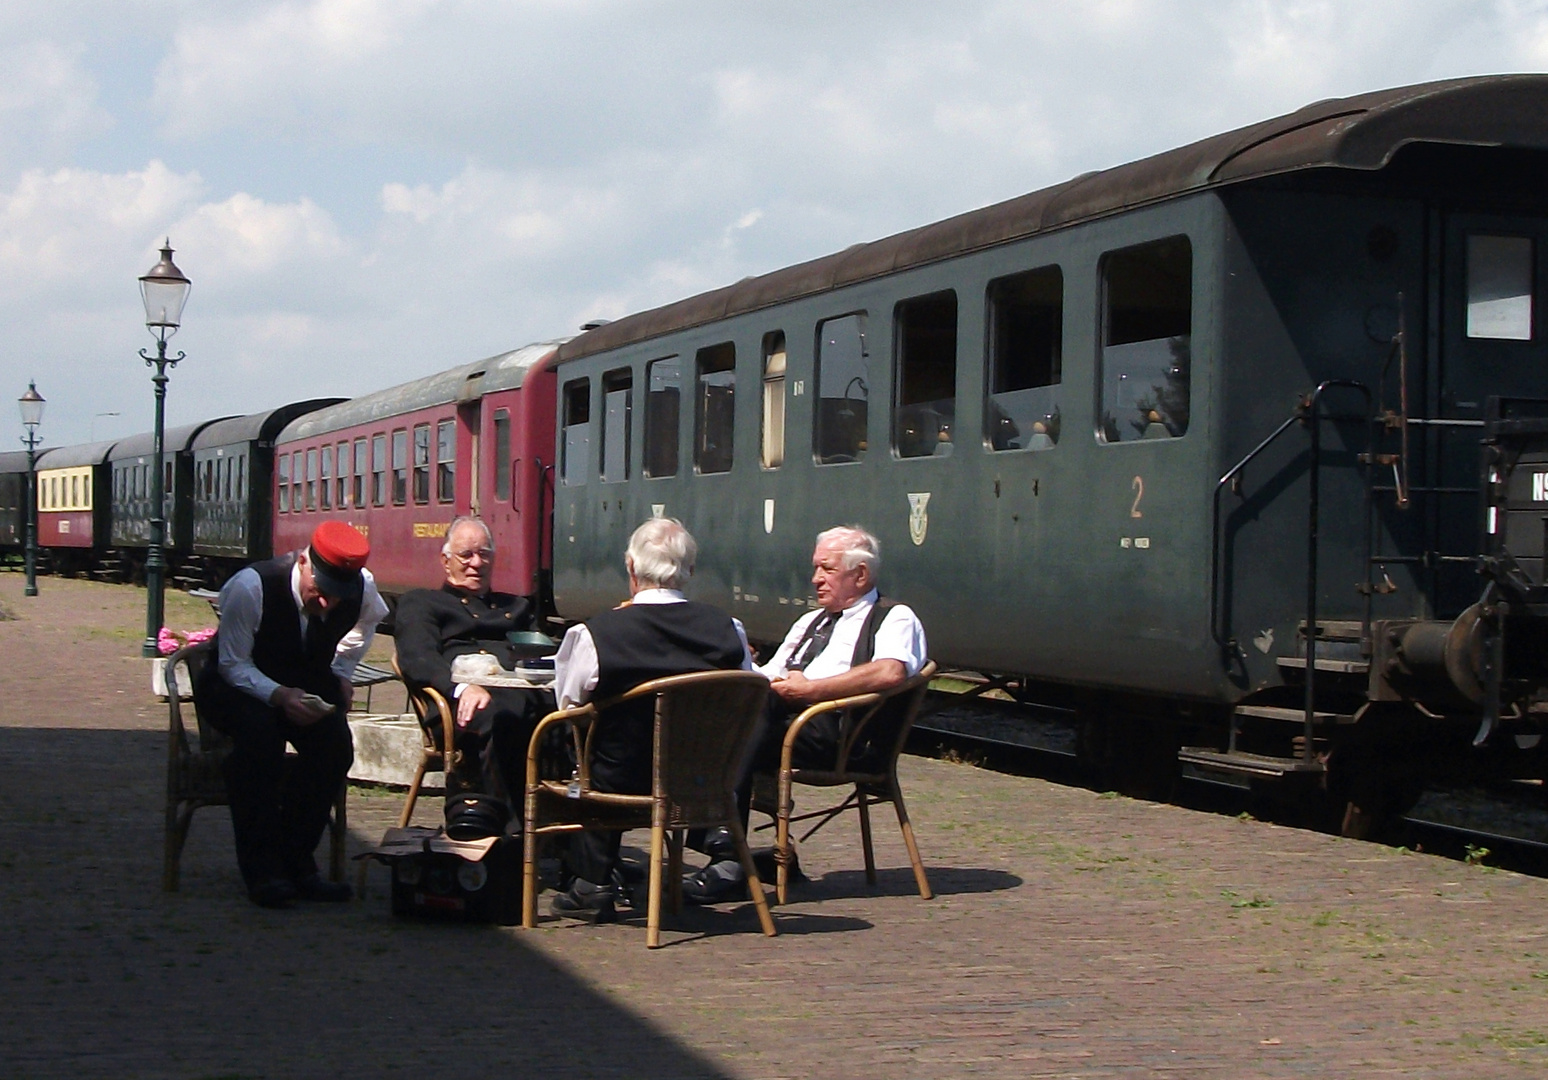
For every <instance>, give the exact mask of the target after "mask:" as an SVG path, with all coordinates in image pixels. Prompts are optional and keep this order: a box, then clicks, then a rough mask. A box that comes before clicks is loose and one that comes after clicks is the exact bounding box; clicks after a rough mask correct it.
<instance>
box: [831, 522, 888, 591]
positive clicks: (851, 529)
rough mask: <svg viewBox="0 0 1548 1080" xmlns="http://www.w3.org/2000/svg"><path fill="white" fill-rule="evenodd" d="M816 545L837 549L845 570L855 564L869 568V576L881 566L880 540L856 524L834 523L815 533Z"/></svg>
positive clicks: (851, 568) (850, 568) (874, 573)
mask: <svg viewBox="0 0 1548 1080" xmlns="http://www.w3.org/2000/svg"><path fill="white" fill-rule="evenodd" d="M817 546H818V547H836V548H838V549H839V562H840V564H841V565H842V567H843V568H844V569H845V570H853V569H854V568H855V567H857V566H868V567H870V568H871V576H872V577H873V578H874V577H875V576H876V570H877V568H878V567H880V566H881V542H880V541H878V540H877V539H876V537H874V536H872V535H871V534H870V533H869V532H867V531H866V530H864V529H862V528H861V527H860V526H858V525H836V526H834V527H833V528H831V529H825V530H823V531H822V532H820V533H818V534H817Z"/></svg>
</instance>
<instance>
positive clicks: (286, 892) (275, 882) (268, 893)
mask: <svg viewBox="0 0 1548 1080" xmlns="http://www.w3.org/2000/svg"><path fill="white" fill-rule="evenodd" d="M247 895H248V897H250V898H251V899H252V902H253V903H255V904H257V905H258V906H259V907H266V908H288V907H293V906H295V902H296V898H297V896H298V895H299V894H298V893H297V892H296V887H295V886H294V885H292V884H291V883H290V882H288V881H286V880H285V879H284V878H270V879H269V880H268V881H260V882H259V883H258V884H256V885H254V886H253V887H252V888H250V889H248V890H247Z"/></svg>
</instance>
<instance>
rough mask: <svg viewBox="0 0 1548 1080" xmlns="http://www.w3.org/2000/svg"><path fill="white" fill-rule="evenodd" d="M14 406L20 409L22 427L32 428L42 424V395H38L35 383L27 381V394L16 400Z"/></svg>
mask: <svg viewBox="0 0 1548 1080" xmlns="http://www.w3.org/2000/svg"><path fill="white" fill-rule="evenodd" d="M16 404H17V405H18V406H19V407H20V408H21V421H22V426H23V427H30V428H33V427H37V426H38V425H39V424H41V423H42V422H43V395H42V394H40V393H38V386H37V383H35V382H31V381H29V382H28V383H27V392H26V393H25V394H23V395H22V396H21V397H19V398H17V399H16Z"/></svg>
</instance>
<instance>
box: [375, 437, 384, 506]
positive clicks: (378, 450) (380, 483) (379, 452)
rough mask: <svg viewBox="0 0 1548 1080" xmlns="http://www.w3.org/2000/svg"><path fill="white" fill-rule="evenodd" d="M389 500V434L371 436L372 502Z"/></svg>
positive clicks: (379, 503) (378, 504)
mask: <svg viewBox="0 0 1548 1080" xmlns="http://www.w3.org/2000/svg"><path fill="white" fill-rule="evenodd" d="M386 501H387V436H385V435H372V436H371V503H372V505H374V506H381V505H382V504H383V503H384V502H386Z"/></svg>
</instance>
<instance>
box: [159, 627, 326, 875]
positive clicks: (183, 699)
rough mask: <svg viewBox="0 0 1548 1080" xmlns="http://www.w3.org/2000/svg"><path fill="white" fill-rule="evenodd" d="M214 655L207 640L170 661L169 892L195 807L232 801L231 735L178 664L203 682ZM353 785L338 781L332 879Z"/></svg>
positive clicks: (166, 859) (165, 863)
mask: <svg viewBox="0 0 1548 1080" xmlns="http://www.w3.org/2000/svg"><path fill="white" fill-rule="evenodd" d="M214 660H215V646H214V642H212V641H202V642H200V643H199V644H197V645H187V646H184V647H183V648H181V649H179V650H177V652H175V653H173V654H172V655H171V656H170V657H168V658H167V661H166V665H167V666H166V677H167V710H168V712H169V714H170V716H169V721H170V722H169V729H168V738H167V824H166V840H165V848H164V852H163V858H162V871H161V885H162V888H163V889H165V890H166V891H167V892H176V891H177V886H178V868H179V864H180V863H181V861H182V857H183V844H184V842H186V841H187V839H188V827H189V825H191V824H192V823H193V815H194V811H195V810H198V809H199V808H200V807H204V806H226V805H229V801H228V799H227V798H226V777H225V774H224V773H222V772H221V764H222V763H223V762H224V761H225V760H226V756H227V755H228V754H230V753H231V740H230V739H229V738H227V737H226V736H225V735H223V734H221V733H220V732H219V731H216V730H215V729H214V728H213V727H211V726H210V724H209V723H208V722H207V721H206V720H205V718H204V716H203V715H201V714H200V712H199V708H198V706H197V705H196V704H195V702H194V700H193V688H192V686H191V685H190V686H183V685H181V680H180V678H179V676H178V674H177V672H178V667H179V665H182V666H183V669H184V670H186V671H187V672H188V681H189V683H190V684H192V683H194V682H197V681H198V679H199V673H200V672H201V671H203V670H204V665H205V664H208V663H213V662H214ZM185 704H187V705H189V706H192V708H193V713H194V719H195V721H196V724H197V732H198V739H197V742H195V741H194V740H191V739H190V738H189V731H188V727H187V725H185V724H184V722H183V706H184V705H185ZM348 790H349V789H348V784H347V783H345V784H340V785H339V795H338V798H337V799H336V800H335V801H334V804H333V820H332V821H331V822H330V823H329V825H328V832H329V838H330V844H329V847H330V851H329V859H328V876H329V878H330V879H331V880H333V881H343V880H344V841H345V838H346V837H347V836H348V835H349V821H348V817H347V816H346V806H345V804H346V796H347V794H348Z"/></svg>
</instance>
